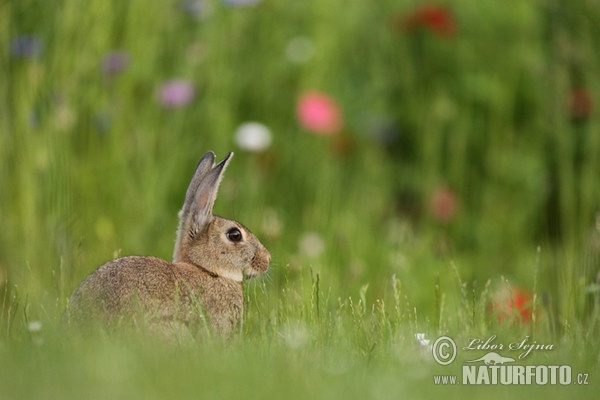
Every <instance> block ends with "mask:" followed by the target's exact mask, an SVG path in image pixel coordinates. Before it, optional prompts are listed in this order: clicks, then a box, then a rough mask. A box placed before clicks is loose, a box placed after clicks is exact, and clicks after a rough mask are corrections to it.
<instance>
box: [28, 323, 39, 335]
mask: <svg viewBox="0 0 600 400" xmlns="http://www.w3.org/2000/svg"><path fill="white" fill-rule="evenodd" d="M27 330H28V331H29V332H32V333H33V332H39V331H41V330H42V323H41V322H40V321H31V322H30V323H29V324H27Z"/></svg>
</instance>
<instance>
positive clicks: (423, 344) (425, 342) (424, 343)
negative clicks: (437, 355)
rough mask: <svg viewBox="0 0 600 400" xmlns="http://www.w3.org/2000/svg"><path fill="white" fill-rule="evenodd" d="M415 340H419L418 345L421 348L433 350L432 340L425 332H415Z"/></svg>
mask: <svg viewBox="0 0 600 400" xmlns="http://www.w3.org/2000/svg"><path fill="white" fill-rule="evenodd" d="M415 340H416V341H417V345H418V346H419V348H421V349H423V350H425V351H428V352H429V351H430V350H431V346H430V342H431V341H430V340H429V339H426V338H425V334H424V333H415Z"/></svg>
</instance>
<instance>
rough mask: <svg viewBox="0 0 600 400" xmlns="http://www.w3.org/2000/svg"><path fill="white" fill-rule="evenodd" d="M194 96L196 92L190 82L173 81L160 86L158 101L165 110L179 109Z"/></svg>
mask: <svg viewBox="0 0 600 400" xmlns="http://www.w3.org/2000/svg"><path fill="white" fill-rule="evenodd" d="M195 94H196V90H195V88H194V85H193V84H192V83H191V82H190V81H187V80H183V79H174V80H169V81H166V82H165V83H163V84H162V86H161V88H160V92H159V96H158V100H159V102H160V104H162V105H163V107H165V108H180V107H183V106H186V105H187V104H189V103H190V102H191V101H192V100H193V99H194V96H195Z"/></svg>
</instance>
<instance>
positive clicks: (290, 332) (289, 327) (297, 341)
mask: <svg viewBox="0 0 600 400" xmlns="http://www.w3.org/2000/svg"><path fill="white" fill-rule="evenodd" d="M279 335H280V337H281V338H282V339H283V342H284V343H285V344H286V346H288V347H290V348H292V349H299V348H302V347H304V346H306V345H307V344H308V342H309V340H310V332H309V331H308V329H307V328H306V326H305V325H304V324H303V323H302V322H300V321H298V322H288V323H286V324H285V325H284V327H283V329H282V330H281V332H279Z"/></svg>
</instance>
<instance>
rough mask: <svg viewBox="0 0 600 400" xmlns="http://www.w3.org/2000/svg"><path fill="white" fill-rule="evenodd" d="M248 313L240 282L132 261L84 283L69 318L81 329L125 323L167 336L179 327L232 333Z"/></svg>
mask: <svg viewBox="0 0 600 400" xmlns="http://www.w3.org/2000/svg"><path fill="white" fill-rule="evenodd" d="M242 311H243V295H242V285H241V283H240V282H233V281H230V280H228V279H222V278H219V277H216V276H213V275H212V274H210V273H208V272H207V271H205V270H204V269H202V268H199V267H197V266H195V265H192V264H187V263H175V264H173V263H170V262H167V261H165V260H162V259H160V258H156V257H139V256H129V257H122V258H118V259H116V260H112V261H110V262H108V263H106V264H104V265H102V266H100V267H99V268H98V269H96V270H95V271H94V272H93V273H92V274H90V275H89V276H88V277H87V278H86V279H85V280H84V281H83V282H81V284H80V285H79V286H78V287H77V289H76V290H75V292H74V293H73V295H72V296H71V298H70V300H69V307H68V311H67V313H68V314H67V316H66V317H67V318H68V321H69V323H70V324H71V325H75V326H83V325H89V324H90V322H91V323H92V324H101V325H102V326H105V325H107V324H108V325H113V324H117V323H120V324H128V325H135V326H142V325H145V326H150V327H151V328H152V329H156V328H157V327H159V328H160V329H161V330H164V329H163V328H164V327H168V326H171V325H172V324H174V323H177V324H184V325H186V326H188V327H189V328H192V329H194V328H197V327H198V324H204V323H205V322H206V321H209V322H210V324H211V325H212V326H213V327H214V328H215V329H217V330H218V331H220V332H231V331H232V330H233V329H234V328H235V327H236V325H237V324H238V322H239V321H240V319H241V314H242ZM205 318H206V319H205Z"/></svg>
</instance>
